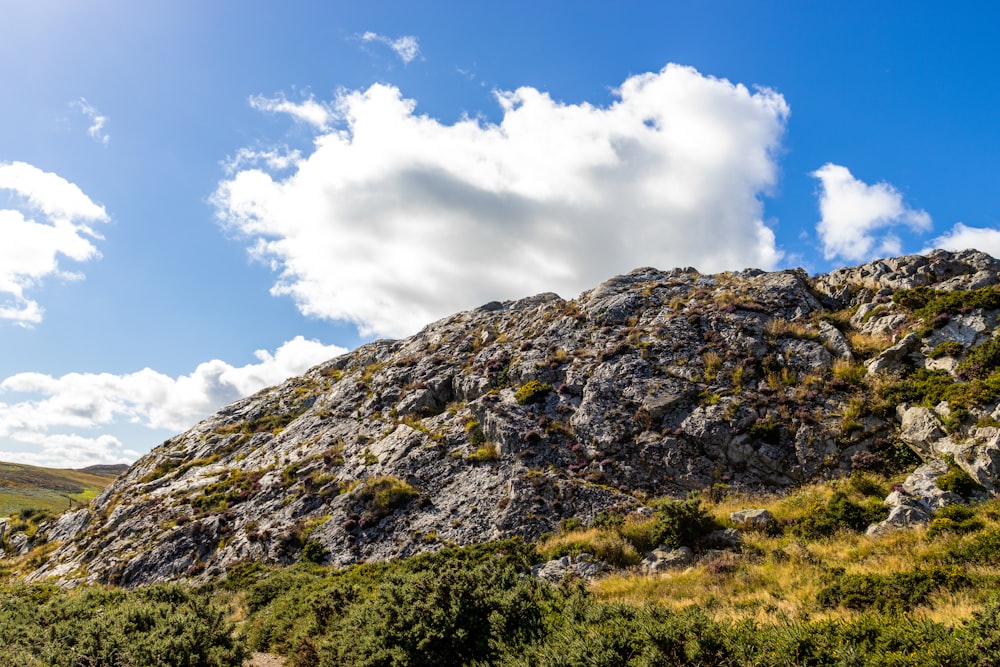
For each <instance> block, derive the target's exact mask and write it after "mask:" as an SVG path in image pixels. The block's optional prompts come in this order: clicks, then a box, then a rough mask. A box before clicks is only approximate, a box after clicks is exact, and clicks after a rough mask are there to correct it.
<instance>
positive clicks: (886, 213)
mask: <svg viewBox="0 0 1000 667" xmlns="http://www.w3.org/2000/svg"><path fill="white" fill-rule="evenodd" d="M812 176H814V177H815V178H817V179H819V182H820V187H821V192H820V196H819V210H820V217H821V218H822V219H821V220H820V221H819V223H818V224H817V225H816V231H817V232H818V233H819V237H820V240H821V241H822V243H823V255H824V257H826V259H833V258H835V257H840V258H843V259H847V260H851V261H860V260H866V259H871V258H873V257H874V256H876V255H883V256H884V255H898V254H899V253H900V249H901V243H900V240H899V237H898V236H896V235H895V234H894V233H892V231H891V229H892V228H893V227H898V226H900V225H903V226H906V227H909V228H911V229H913V230H916V231H926V230H928V229H930V227H931V216H930V215H928V214H927V212H926V211H922V210H915V209H911V208H910V207H908V206H906V204H904V203H903V195H902V194H900V192H899V191H898V190H896V188H894V187H893V186H891V185H890V184H888V183H885V182H881V183H876V184H875V185H868V184H867V183H864V182H863V181H860V180H858V179H856V178H854V176H853V175H852V174H851V172H850V171H849V170H848V169H847V167H842V166H840V165H837V164H830V163H827V164H825V165H823V166H822V167H820V168H819V169H817V170H816V171H814V172H813V173H812Z"/></svg>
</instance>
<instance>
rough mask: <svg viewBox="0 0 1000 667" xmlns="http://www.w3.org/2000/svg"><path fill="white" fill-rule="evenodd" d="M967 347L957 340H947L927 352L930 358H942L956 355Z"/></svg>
mask: <svg viewBox="0 0 1000 667" xmlns="http://www.w3.org/2000/svg"><path fill="white" fill-rule="evenodd" d="M964 349H965V348H964V347H963V346H962V344H961V343H959V342H958V341H957V340H946V341H945V342H943V343H941V344H940V345H938V346H937V347H935V348H934V349H933V350H931V351H930V352H928V353H927V357H928V358H929V359H940V358H941V357H956V356H958V355H959V354H961V353H962V350H964Z"/></svg>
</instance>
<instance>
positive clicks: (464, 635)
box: [317, 563, 547, 667]
mask: <svg viewBox="0 0 1000 667" xmlns="http://www.w3.org/2000/svg"><path fill="white" fill-rule="evenodd" d="M546 590H547V589H546V587H545V586H544V585H543V584H542V583H541V582H539V581H538V580H536V579H531V578H524V577H520V576H518V573H517V572H516V571H515V570H514V569H513V568H511V567H509V566H508V567H502V566H498V565H495V564H492V563H487V564H484V565H481V566H479V567H477V568H475V569H472V570H469V569H466V568H465V567H463V566H462V565H461V564H457V563H452V564H448V565H445V566H444V567H442V568H440V569H437V570H435V571H425V572H418V573H413V574H404V573H392V574H390V575H389V576H387V577H386V578H385V579H384V580H383V581H382V582H381V583H380V584H379V585H378V587H377V588H376V589H375V591H374V594H373V595H372V596H370V597H366V598H365V599H364V600H362V601H360V602H359V603H358V604H356V605H354V606H353V607H352V608H351V609H349V610H348V611H347V613H346V614H345V615H344V616H343V617H342V618H341V619H339V623H337V624H336V625H335V626H333V627H331V630H332V631H331V632H330V633H329V635H328V636H327V637H326V638H325V639H324V641H322V642H320V643H318V646H317V653H318V655H319V663H318V664H319V665H414V666H421V665H425V666H427V667H431V666H436V665H446V664H453V665H461V664H469V663H471V662H474V661H475V662H485V661H489V660H491V659H493V658H495V657H496V656H497V654H498V653H499V649H500V648H501V646H517V645H519V644H521V643H522V642H524V641H526V640H530V639H532V638H534V637H535V636H537V635H538V634H540V632H541V630H542V613H541V611H542V602H543V597H544V592H545V591H546Z"/></svg>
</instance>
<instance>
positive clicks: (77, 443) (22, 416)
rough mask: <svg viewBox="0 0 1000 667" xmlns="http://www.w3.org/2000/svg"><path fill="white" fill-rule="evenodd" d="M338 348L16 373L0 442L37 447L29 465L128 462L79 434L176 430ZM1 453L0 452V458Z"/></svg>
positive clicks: (287, 347) (116, 447)
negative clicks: (252, 359)
mask: <svg viewBox="0 0 1000 667" xmlns="http://www.w3.org/2000/svg"><path fill="white" fill-rule="evenodd" d="M345 351H346V350H345V349H344V348H342V347H338V346H336V345H324V344H322V343H320V342H318V341H315V340H306V339H305V338H303V337H302V336H297V337H296V338H294V339H292V340H290V341H288V342H286V343H284V344H282V345H281V346H280V347H278V349H277V350H275V351H274V352H273V353H271V352H268V351H266V350H258V351H257V352H256V353H255V355H256V357H257V362H256V363H253V364H248V365H246V366H240V367H234V366H232V365H230V364H227V363H226V362H224V361H220V360H218V359H214V360H212V361H208V362H205V363H202V364H199V365H198V367H197V368H196V369H195V370H194V371H193V372H191V373H190V374H188V375H182V376H179V377H170V376H168V375H164V374H163V373H159V372H157V371H154V370H152V369H150V368H145V369H143V370H141V371H137V372H135V373H129V374H125V375H113V374H110V373H69V374H66V375H63V376H60V377H53V376H51V375H45V374H41V373H19V374H17V375H12V376H10V377H8V378H7V379H5V380H3V381H2V382H0V397H3V396H4V395H7V396H10V395H16V396H18V397H19V398H20V399H21V400H17V401H15V402H9V403H8V402H0V438H7V439H10V440H12V441H14V442H17V443H22V444H28V445H34V446H36V447H39V448H41V451H40V453H38V454H35V455H34V456H35V458H34V459H32V460H29V461H28V462H40V461H41V460H43V459H44V460H45V461H46V463H44V465H53V464H54V463H53V462H54V461H58V462H59V463H55V465H66V463H65V462H66V461H73V462H74V463H81V462H83V463H82V465H89V463H98V462H107V461H115V460H120V459H122V458H125V459H131V458H135V452H133V451H128V450H125V449H123V447H122V444H121V442H120V441H119V440H118V439H117V438H115V437H114V436H111V435H108V434H107V433H101V434H99V435H96V436H90V435H87V434H86V431H90V430H94V429H101V430H103V431H109V430H113V428H114V426H115V425H116V424H124V423H128V424H135V425H138V426H141V427H143V428H147V429H170V430H172V431H181V430H183V429H186V428H188V427H190V426H191V425H193V424H194V423H195V422H197V421H198V420H200V419H202V418H204V417H206V416H208V415H209V414H211V413H212V412H213V411H215V410H217V409H218V408H220V407H222V406H223V405H226V404H228V403H231V402H232V401H234V400H237V399H239V398H242V397H244V396H249V395H251V394H253V393H255V392H257V391H259V390H260V389H263V388H264V387H268V386H271V385H274V384H278V383H279V382H281V381H283V380H285V379H287V378H289V377H293V376H295V375H300V374H301V373H303V372H304V371H305V370H306V369H308V368H310V367H311V366H314V365H316V364H318V363H320V362H323V361H326V360H328V359H330V358H332V357H335V356H337V355H340V354H343V353H344V352H345ZM81 431H83V433H81ZM6 454H7V453H4V452H0V456H6ZM11 456H15V457H16V458H17V459H18V460H25V457H24V456H18V455H14V454H11ZM39 457H40V458H39ZM7 460H10V457H9V456H8V457H7Z"/></svg>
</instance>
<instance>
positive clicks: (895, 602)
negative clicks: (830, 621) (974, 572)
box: [816, 565, 972, 612]
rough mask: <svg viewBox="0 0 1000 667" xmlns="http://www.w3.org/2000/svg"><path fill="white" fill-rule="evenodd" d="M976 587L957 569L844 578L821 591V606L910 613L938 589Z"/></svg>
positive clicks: (952, 589) (919, 570)
mask: <svg viewBox="0 0 1000 667" xmlns="http://www.w3.org/2000/svg"><path fill="white" fill-rule="evenodd" d="M971 584H972V580H971V579H970V577H969V576H968V575H967V574H966V573H965V570H964V569H962V568H958V567H955V566H953V565H946V566H938V567H931V568H926V569H916V570H910V571H907V572H896V573H893V574H884V575H882V574H842V575H840V576H838V577H836V579H835V580H834V581H833V582H832V583H831V584H829V585H827V586H825V587H824V588H823V589H822V590H820V592H819V594H818V595H817V596H816V599H817V602H819V603H820V604H821V605H823V606H824V607H837V606H842V607H846V608H848V609H854V610H856V611H867V610H876V611H881V612H901V611H910V610H912V609H913V608H915V607H917V606H919V605H920V604H922V603H923V602H924V601H926V600H927V596H928V595H930V594H931V593H932V592H934V591H935V590H937V589H944V590H947V591H950V592H956V591H958V590H961V589H962V588H966V587H968V586H970V585H971Z"/></svg>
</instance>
